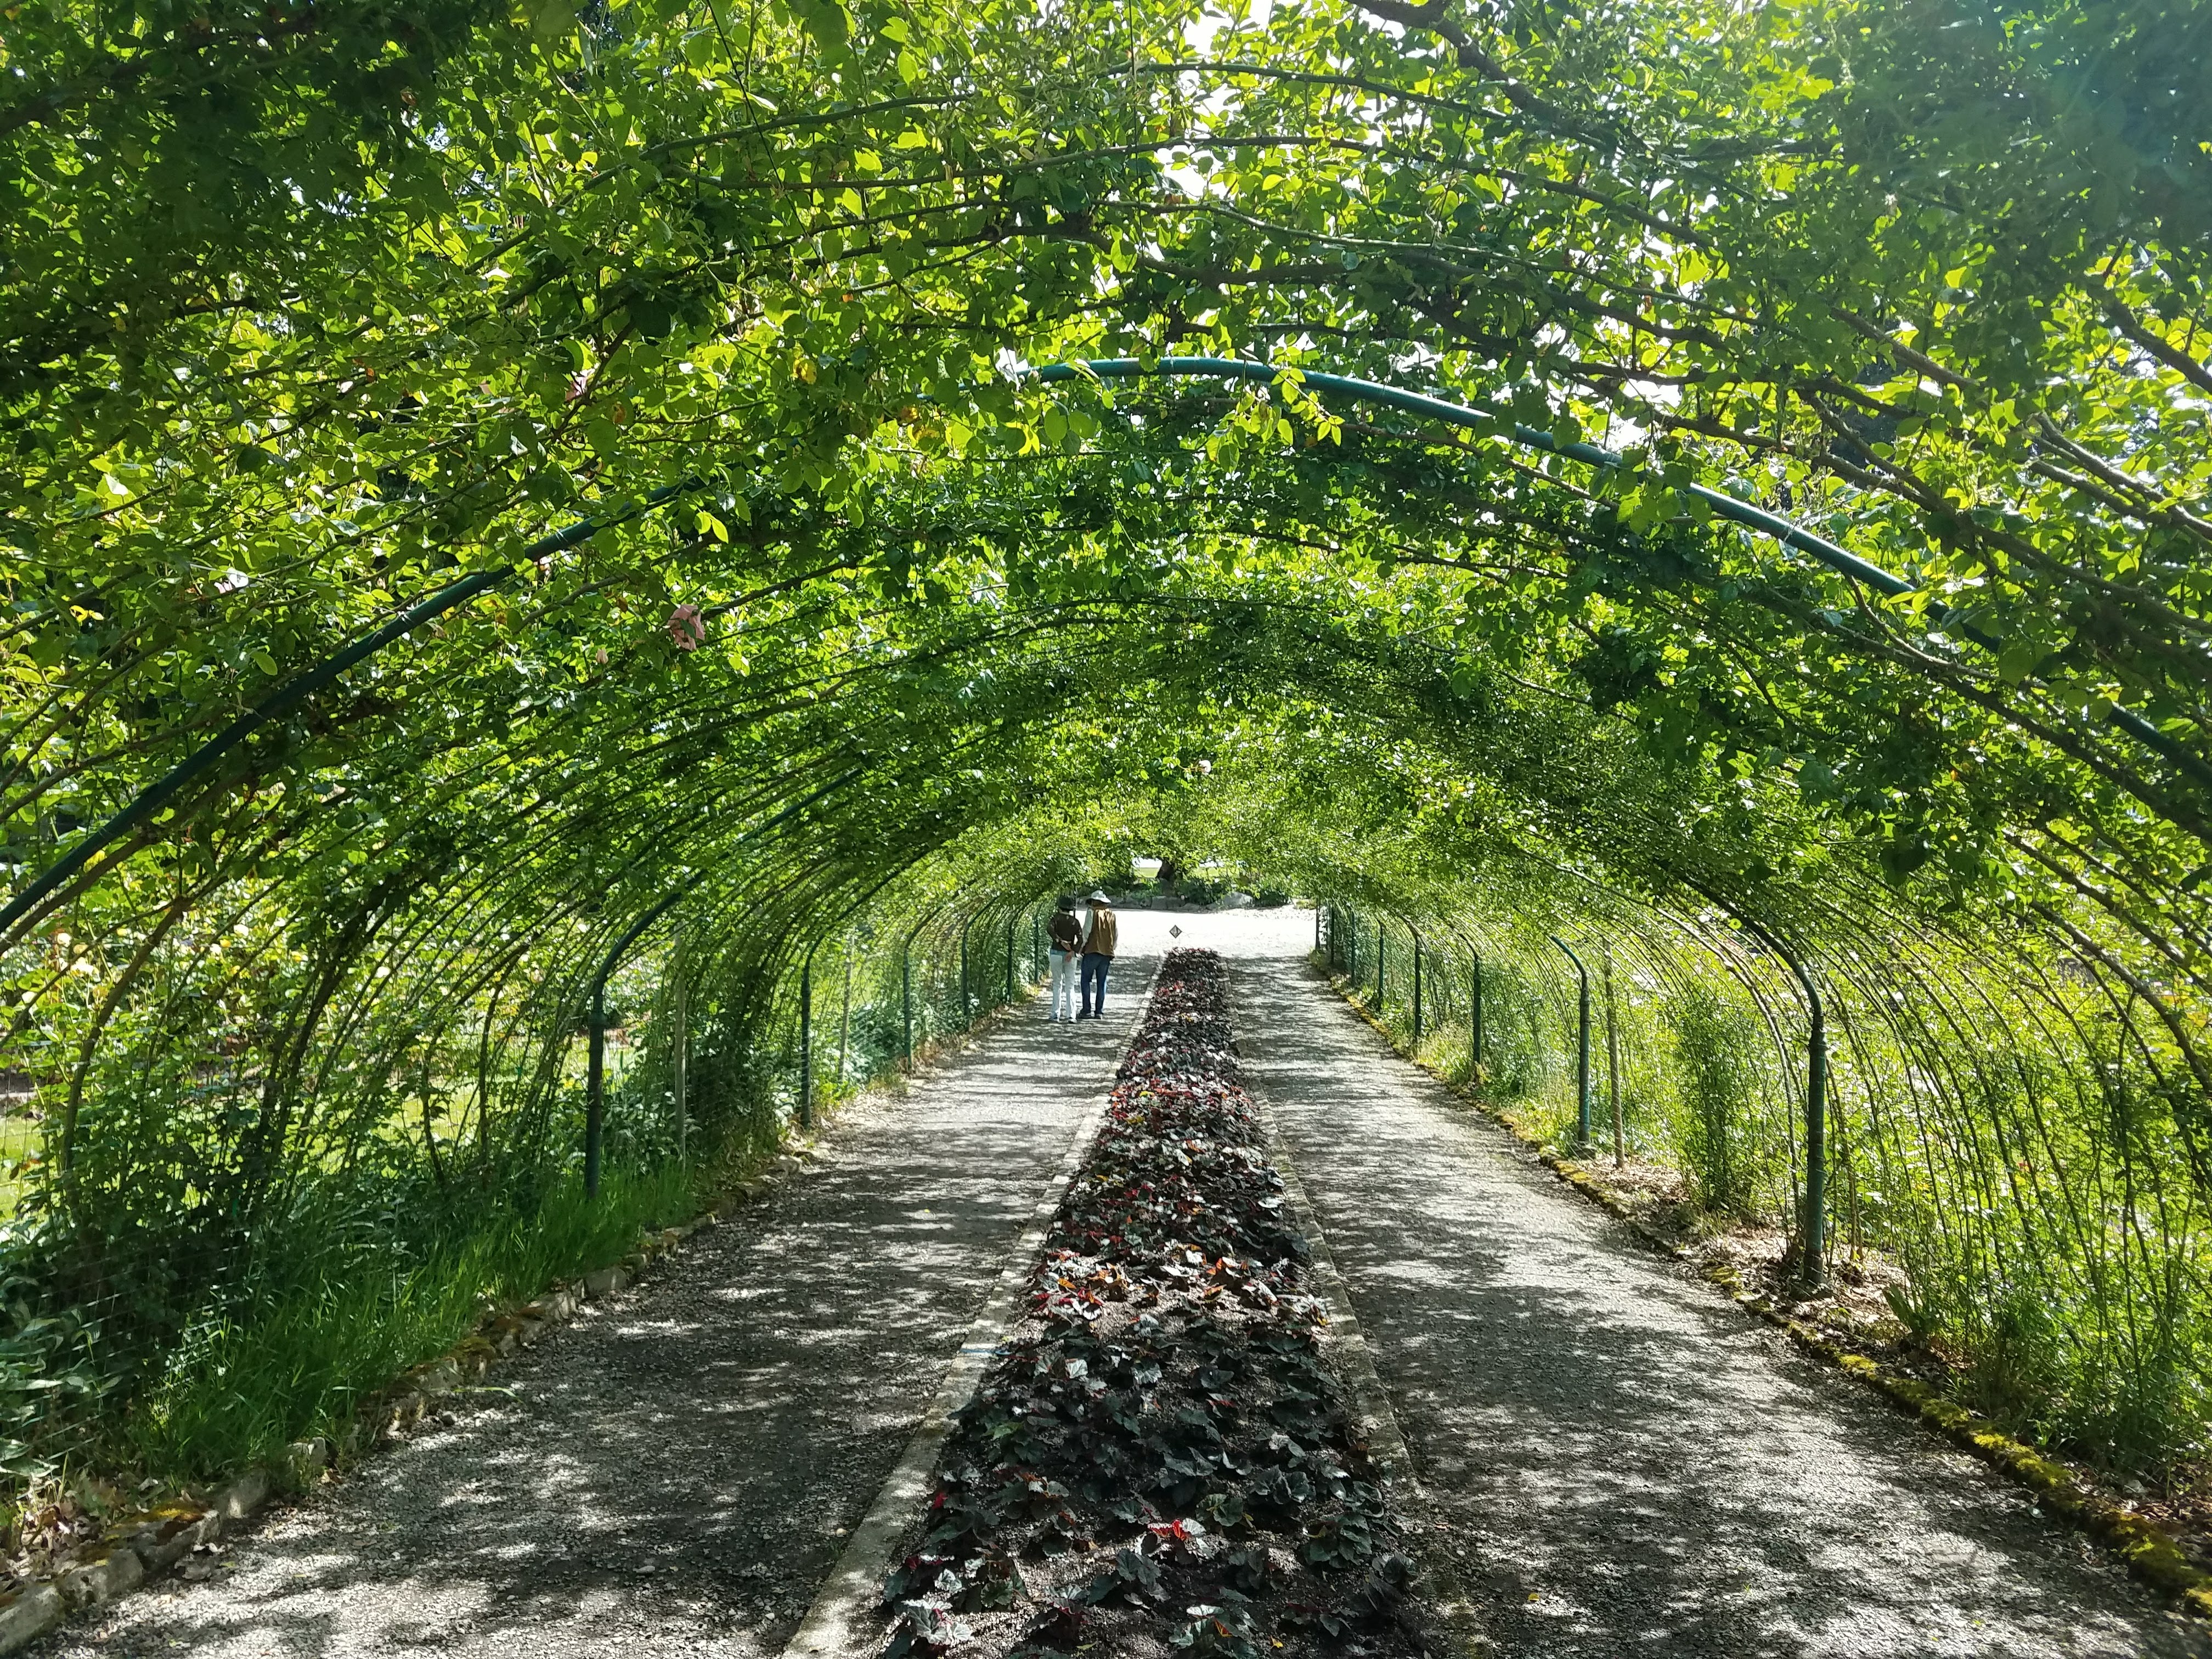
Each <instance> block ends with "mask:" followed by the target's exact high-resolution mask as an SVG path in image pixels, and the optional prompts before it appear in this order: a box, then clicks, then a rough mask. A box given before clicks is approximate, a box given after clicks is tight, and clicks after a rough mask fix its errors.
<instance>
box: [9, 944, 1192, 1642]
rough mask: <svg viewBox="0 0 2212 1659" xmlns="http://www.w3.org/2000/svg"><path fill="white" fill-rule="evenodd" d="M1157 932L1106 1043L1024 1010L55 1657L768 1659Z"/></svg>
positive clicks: (1091, 1091) (962, 1325) (953, 1339)
mask: <svg viewBox="0 0 2212 1659" xmlns="http://www.w3.org/2000/svg"><path fill="white" fill-rule="evenodd" d="M1164 927H1165V923H1164V921H1162V922H1161V923H1160V924H1159V926H1158V927H1154V928H1147V927H1145V926H1142V925H1139V926H1137V927H1125V929H1124V939H1125V940H1126V941H1127V942H1126V944H1125V946H1124V949H1125V951H1127V952H1128V953H1129V954H1128V955H1127V956H1125V957H1124V959H1123V960H1122V962H1121V963H1120V964H1118V965H1117V967H1116V969H1115V994H1113V995H1111V996H1110V997H1109V1017H1108V1018H1106V1019H1104V1020H1103V1021H1099V1022H1097V1023H1095V1024H1076V1025H1059V1026H1054V1025H1052V1024H1048V1023H1047V1022H1046V1020H1045V1019H1044V1018H1043V1015H1044V1007H1043V1004H1042V1002H1041V1001H1040V1002H1036V1003H1032V1004H1030V1005H1028V1006H1025V1007H1024V1008H1021V1009H1019V1010H1017V1011H1016V1012H1014V1013H1013V1015H1012V1017H1011V1018H1009V1019H1008V1020H1007V1021H1006V1024H1002V1025H1001V1026H1000V1027H999V1028H998V1029H997V1030H994V1032H992V1033H990V1034H989V1035H988V1036H986V1037H985V1038H984V1039H983V1040H982V1041H981V1042H979V1043H978V1044H977V1046H976V1047H975V1048H974V1049H973V1050H971V1051H970V1052H969V1053H968V1054H965V1055H963V1056H961V1057H960V1058H958V1059H957V1060H955V1061H953V1062H952V1063H951V1065H950V1066H947V1067H946V1068H945V1071H944V1072H943V1073H939V1074H937V1075H934V1076H933V1077H931V1078H929V1079H926V1080H925V1081H924V1082H923V1083H922V1084H921V1085H920V1086H919V1087H917V1089H916V1090H915V1092H914V1093H913V1094H912V1095H911V1096H910V1097H908V1099H906V1100H904V1101H902V1102H897V1103H871V1104H866V1105H863V1106H860V1107H858V1108H855V1109H853V1110H852V1111H850V1112H848V1113H847V1114H845V1115H842V1117H841V1118H840V1120H839V1121H837V1122H836V1124H835V1125H834V1126H833V1127H831V1128H830V1129H829V1131H828V1133H826V1134H825V1136H824V1138H823V1143H822V1147H821V1154H820V1158H819V1166H820V1167H818V1168H816V1169H812V1170H808V1171H806V1172H805V1173H803V1174H800V1175H799V1176H795V1177H793V1180H792V1181H791V1182H788V1183H787V1184H786V1185H784V1186H781V1187H780V1188H777V1189H776V1191H775V1194H774V1195H773V1196H772V1197H771V1198H769V1199H768V1200H766V1201H764V1202H763V1203H761V1204H759V1205H757V1206H751V1207H749V1208H747V1209H745V1210H744V1211H741V1212H739V1213H738V1217H737V1218H734V1219H732V1220H731V1221H729V1222H726V1223H725V1224H723V1225H721V1226H720V1227H719V1228H715V1229H712V1230H708V1231H702V1232H701V1233H699V1234H698V1235H696V1237H695V1239H694V1241H693V1243H692V1244H691V1245H690V1247H688V1248H687V1249H685V1250H684V1251H683V1252H681V1253H680V1254H679V1255H678V1256H676V1257H675V1258H673V1259H672V1260H671V1261H670V1262H669V1264H668V1265H667V1266H666V1267H664V1268H662V1269H660V1270H659V1271H657V1272H656V1273H654V1274H653V1277H652V1278H651V1279H648V1280H647V1282H646V1283H644V1284H642V1285H639V1286H638V1287H637V1288H636V1289H635V1290H634V1291H631V1292H630V1293H629V1295H627V1296H625V1297H622V1298H620V1299H618V1300H617V1301H616V1302H614V1303H613V1304H610V1305H608V1306H606V1307H605V1308H594V1309H588V1310H586V1312H585V1313H584V1314H583V1315H581V1316H580V1317H579V1318H578V1320H577V1321H576V1322H575V1323H574V1325H572V1326H570V1327H569V1328H567V1329H566V1330H563V1331H562V1332H559V1333H557V1334H554V1335H552V1336H550V1337H549V1338H548V1339H547V1340H545V1341H544V1343H542V1344H541V1345H540V1346H538V1348H537V1349H536V1350H535V1351H533V1352H532V1353H531V1354H529V1355H528V1356H527V1357H526V1358H521V1359H520V1360H518V1361H516V1362H513V1363H512V1364H507V1365H503V1366H501V1368H499V1369H498V1370H495V1372H494V1373H493V1375H492V1377H491V1379H490V1380H491V1382H492V1383H493V1384H495V1387H494V1388H493V1389H488V1390H486V1391H484V1392H483V1393H482V1394H480V1395H477V1396H475V1398H476V1400H477V1401H479V1402H481V1403H480V1404H478V1405H477V1406H476V1407H474V1408H473V1409H471V1411H470V1412H469V1413H467V1414H466V1415H465V1416H464V1417H462V1418H461V1419H459V1420H458V1421H457V1422H454V1423H452V1424H450V1425H437V1426H433V1427H432V1428H431V1429H430V1430H429V1431H428V1432H423V1433H420V1434H418V1435H417V1436H416V1437H415V1438H414V1439H413V1440H411V1441H410V1443H407V1444H405V1445H404V1446H401V1447H399V1448H398V1449H395V1450H394V1451H393V1452H392V1453H391V1454H389V1455H384V1456H381V1457H379V1458H377V1459H375V1460H373V1461H372V1462H370V1463H368V1465H366V1466H365V1467H364V1468H362V1470H361V1471H360V1472H359V1473H357V1474H355V1475H354V1476H352V1477H351V1478H349V1479H348V1480H345V1481H343V1482H342V1483H338V1484H337V1485H334V1486H329V1487H326V1488H325V1489H324V1491H323V1492H322V1493H321V1494H320V1495H319V1496H318V1497H317V1498H314V1499H313V1500H311V1501H310V1502H308V1503H306V1504H302V1505H301V1506H300V1507H298V1508H296V1509H293V1510H288V1511H285V1512H283V1513H281V1514H279V1515H277V1516H274V1517H272V1518H271V1520H270V1522H267V1523H266V1524H264V1526H263V1527H261V1528H259V1529H258V1532H257V1533H256V1534H253V1535H252V1536H251V1537H249V1538H248V1539H246V1541H243V1542H241V1543H240V1544H238V1545H237V1546H235V1547H232V1548H230V1549H229V1550H228V1553H227V1556H226V1558H225V1559H224V1562H223V1564H222V1566H221V1567H220V1568H219V1569H218V1570H217V1571H216V1576H215V1577H213V1578H211V1579H210V1580H208V1581H207V1582H205V1583H197V1584H185V1583H181V1582H180V1581H178V1580H174V1579H172V1580H168V1581H167V1582H165V1583H163V1584H162V1585H161V1586H160V1587H158V1588H155V1589H152V1590H150V1591H149V1592H148V1593H144V1594H141V1595H134V1596H130V1597H127V1598H125V1600H124V1601H121V1602H120V1603H118V1604H117V1606H115V1607H113V1608H112V1609H110V1610H109V1611H108V1612H107V1613H106V1614H105V1615H104V1617H103V1619H102V1620H101V1621H100V1622H99V1623H84V1624H79V1625H76V1626H70V1627H69V1628H66V1629H64V1630H63V1631H61V1632H57V1633H56V1634H55V1636H53V1637H52V1638H48V1639H47V1641H46V1643H45V1644H43V1645H42V1647H41V1648H40V1650H39V1652H40V1654H41V1655H42V1656H45V1659H60V1656H64V1655H67V1656H72V1659H74V1656H84V1659H91V1656H94V1655H99V1656H107V1659H121V1656H134V1659H135V1656H151V1655H155V1654H161V1655H163V1656H165V1659H166V1656H169V1655H173V1654H175V1653H178V1652H179V1651H189V1652H191V1653H192V1654H193V1655H195V1656H204V1659H248V1656H252V1659H261V1656H298V1659H306V1656H344V1655H356V1654H362V1655H366V1654H376V1655H390V1654H393V1653H399V1652H406V1651H410V1650H413V1651H418V1652H435V1653H438V1654H441V1655H451V1656H456V1659H459V1656H477V1655H483V1656H494V1655H496V1656H502V1659H504V1656H530V1659H536V1656H549V1659H550V1656H571V1655H573V1656H586V1655H589V1656H593V1659H599V1656H603V1655H607V1654H611V1653H612V1654H621V1655H624V1656H632V1655H635V1656H659V1655H667V1656H671V1659H673V1656H677V1655H683V1656H687V1659H689V1656H704V1655H713V1656H744V1659H752V1656H764V1655H770V1654H775V1653H776V1652H778V1651H779V1650H781V1646H782V1644H783V1643H784V1641H785V1640H786V1639H787V1638H788V1637H789V1636H790V1634H791V1632H792V1631H793V1629H794V1628H795V1627H796V1626H797V1624H798V1621H799V1615H800V1614H802V1613H804V1612H805V1608H806V1606H807V1603H808V1601H810V1600H811V1598H812V1596H813V1595H814V1592H815V1589H816V1586H817V1584H818V1583H820V1581H821V1580H822V1578H823V1577H824V1575H826V1573H827V1572H828V1571H829V1566H830V1565H831V1563H832V1562H833V1561H834V1560H835V1559H836V1554H837V1552H838V1549H839V1547H840V1545H841V1542H842V1535H843V1534H844V1532H845V1531H846V1530H848V1529H849V1528H851V1527H852V1526H854V1524H855V1522H857V1521H858V1519H859V1517H860V1515H861V1514H862V1513H863V1511H864V1510H866V1507H867V1504H868V1503H869V1500H870V1499H871V1498H872V1497H873V1496H874V1493H875V1492H876V1489H877V1487H878V1486H879V1485H880V1484H881V1482H882V1481H883V1480H884V1476H885V1475H886V1474H888V1473H889V1471H890V1468H891V1467H892V1465H893V1464H894V1463H895V1462H896V1461H897V1458H898V1455H899V1452H900V1450H901V1449H902V1447H903V1446H904V1444H905V1443H906V1439H907V1437H908V1433H909V1432H910V1431H912V1429H913V1428H914V1426H915V1422H916V1420H917V1419H919V1417H920V1416H921V1412H922V1410H923V1408H924V1407H926V1406H927V1403H928V1401H929V1400H930V1398H931V1396H932V1395H933V1393H934V1392H935V1390H936V1388H937V1384H938V1379H939V1376H940V1375H941V1374H942V1372H943V1371H944V1370H945V1366H946V1364H948V1363H949V1362H950V1360H951V1358H952V1356H953V1354H954V1352H956V1351H957V1348H958V1346H959V1345H960V1342H961V1340H962V1338H963V1336H964V1335H965V1334H966V1332H967V1329H968V1326H969V1321H970V1320H971V1319H972V1318H973V1316H975V1312H976V1310H977V1309H978V1307H979V1306H980V1305H981V1303H982V1301H983V1299H984V1297H985V1296H986V1294H987V1292H988V1291H989V1289H990V1287H991V1285H992V1284H993V1282H994V1279H996V1277H997V1275H998V1274H999V1273H1000V1269H1001V1268H1002V1267H1004V1266H1005V1263H1006V1255H1007V1253H1008V1251H1009V1250H1011V1249H1012V1247H1013V1244H1014V1243H1015V1240H1016V1238H1017V1237H1018V1235H1019V1233H1020V1231H1021V1227H1022V1225H1023V1223H1024V1221H1026V1220H1027V1219H1028V1218H1029V1216H1030V1212H1031V1210H1032V1209H1033V1208H1034V1207H1035V1206H1036V1202H1037V1200H1038V1198H1039V1196H1040V1194H1042V1191H1043V1189H1044V1187H1045V1183H1046V1182H1047V1181H1048V1179H1049V1178H1050V1177H1051V1176H1052V1175H1053V1173H1054V1170H1056V1169H1057V1167H1058V1166H1059V1164H1060V1160H1061V1158H1063V1157H1064V1156H1065V1155H1066V1151H1067V1148H1068V1144H1069V1140H1070V1138H1071V1136H1072V1135H1073V1133H1074V1131H1075V1128H1076V1127H1077V1125H1078V1123H1079V1121H1080V1119H1081V1117H1082V1115H1083V1110H1084V1108H1085V1105H1086V1103H1088V1101H1089V1099H1090V1097H1092V1096H1093V1095H1095V1094H1097V1092H1098V1091H1101V1090H1103V1088H1104V1087H1105V1086H1106V1085H1107V1082H1108V1080H1109V1073H1110V1070H1111V1067H1112V1065H1113V1062H1114V1060H1115V1055H1116V1054H1118V1052H1119V1050H1120V1048H1121V1042H1122V1041H1123V1040H1124V1038H1125V1037H1126V1036H1127V1032H1128V1030H1129V1026H1130V1023H1131V1018H1132V1016H1133V1013H1134V1012H1135V1010H1136V1008H1137V1006H1138V1005H1139V1002H1140V1001H1141V998H1142V992H1143V989H1144V986H1145V983H1146V980H1147V979H1148V978H1149V976H1150V975H1151V972H1152V960H1151V957H1150V956H1149V955H1147V954H1144V953H1145V952H1147V951H1153V950H1156V949H1157V945H1153V944H1151V943H1149V942H1148V941H1149V939H1150V934H1151V933H1153V932H1164Z"/></svg>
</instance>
